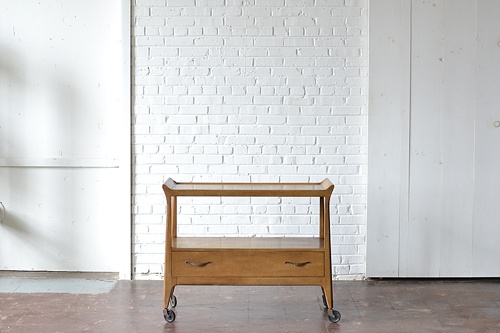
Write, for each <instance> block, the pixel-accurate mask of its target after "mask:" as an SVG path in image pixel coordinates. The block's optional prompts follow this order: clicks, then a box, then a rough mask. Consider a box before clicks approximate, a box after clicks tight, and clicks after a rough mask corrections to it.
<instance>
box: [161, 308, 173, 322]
mask: <svg viewBox="0 0 500 333" xmlns="http://www.w3.org/2000/svg"><path fill="white" fill-rule="evenodd" d="M163 318H165V321H166V322H167V323H173V322H174V320H175V312H174V311H172V310H170V309H165V310H163Z"/></svg>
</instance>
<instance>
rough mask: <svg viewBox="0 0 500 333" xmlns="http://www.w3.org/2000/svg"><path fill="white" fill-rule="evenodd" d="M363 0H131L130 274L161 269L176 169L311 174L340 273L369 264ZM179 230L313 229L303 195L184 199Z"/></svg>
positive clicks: (286, 232)
mask: <svg viewBox="0 0 500 333" xmlns="http://www.w3.org/2000/svg"><path fill="white" fill-rule="evenodd" d="M367 9H368V1H367V0H213V1H208V0H189V1H188V0H135V1H134V2H133V27H132V28H133V29H132V31H133V36H132V45H133V50H132V52H133V54H132V57H133V90H132V91H133V120H134V121H133V154H134V161H133V164H134V165H133V172H134V180H133V184H134V188H133V205H134V210H133V212H134V218H133V221H134V222H133V223H134V225H133V231H134V238H133V240H134V244H133V251H134V258H133V265H134V274H135V278H137V279H158V278H160V277H161V275H162V274H163V251H164V248H163V247H164V237H165V236H164V229H165V197H164V195H163V192H162V190H161V184H162V183H163V182H164V181H165V180H166V179H167V178H168V177H172V178H174V179H175V180H177V181H242V182H288V181H294V182H309V181H312V182H317V181H321V180H323V179H324V178H326V177H328V178H329V179H330V180H331V181H332V182H333V183H334V184H335V185H336V187H335V191H334V193H333V197H332V204H331V212H332V264H333V273H334V278H335V279H361V278H363V277H364V272H365V248H366V245H365V241H366V162H367V141H366V134H367V133H366V131H367V72H368V70H367V69H368V57H367V51H368V34H367V29H368V12H367ZM179 204H180V212H179V224H180V233H181V234H182V235H199V236H203V235H228V236H272V235H280V236H285V237H286V236H295V235H299V236H300V235H303V236H305V235H315V234H317V232H318V226H317V223H318V218H317V215H318V207H317V202H315V201H312V200H311V199H309V198H305V199H304V198H301V199H293V198H182V200H180V201H179Z"/></svg>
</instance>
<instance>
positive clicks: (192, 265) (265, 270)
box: [172, 251, 325, 277]
mask: <svg viewBox="0 0 500 333" xmlns="http://www.w3.org/2000/svg"><path fill="white" fill-rule="evenodd" d="M324 264H325V257H324V253H323V252H317V251H314V252H313V251H310V252H308V251H302V252H284V251H281V252H280V251H277V252H273V251H265V252H264V251H206V252H205V251H203V252H201V251H200V252H196V251H193V252H189V251H186V252H182V251H181V252H173V253H172V275H173V276H205V277H212V276H232V277H237V276H244V277H280V276H282V277H288V276H289V277H297V276H304V277H308V276H324V272H325V268H324Z"/></svg>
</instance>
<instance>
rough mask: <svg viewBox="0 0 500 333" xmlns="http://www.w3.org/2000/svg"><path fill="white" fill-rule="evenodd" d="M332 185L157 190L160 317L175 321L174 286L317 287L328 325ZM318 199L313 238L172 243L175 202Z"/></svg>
mask: <svg viewBox="0 0 500 333" xmlns="http://www.w3.org/2000/svg"><path fill="white" fill-rule="evenodd" d="M333 188H334V185H333V184H332V183H331V182H330V181H329V180H328V179H325V180H323V181H322V182H320V183H180V182H179V183H178V182H175V181H174V180H173V179H171V178H169V179H168V180H167V181H166V182H165V183H164V184H163V191H164V192H165V196H166V200H167V223H166V240H165V275H164V285H163V308H164V310H163V314H164V318H165V320H166V321H167V322H169V323H171V322H173V321H174V320H175V312H174V311H173V310H172V309H173V308H175V306H176V305H177V299H176V297H175V295H174V288H175V286H177V285H233V286H234V285H237V286H274V285H276V286H311V285H312V286H321V288H322V290H323V303H324V305H325V306H326V309H327V310H328V318H329V320H330V321H331V322H334V323H336V322H338V321H339V320H340V312H338V311H337V310H334V309H333V288H332V271H331V250H330V196H331V194H332V192H333ZM181 196H186V197H195V196H197V197H200V196H203V197H311V198H313V197H315V198H319V200H318V203H319V237H251V238H245V237H177V197H181Z"/></svg>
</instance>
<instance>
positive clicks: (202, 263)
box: [186, 261, 212, 267]
mask: <svg viewBox="0 0 500 333" xmlns="http://www.w3.org/2000/svg"><path fill="white" fill-rule="evenodd" d="M186 264H189V265H193V266H196V267H205V266H206V265H208V264H212V262H211V261H204V262H194V261H186Z"/></svg>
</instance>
